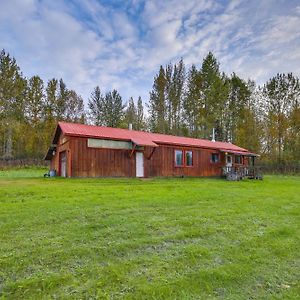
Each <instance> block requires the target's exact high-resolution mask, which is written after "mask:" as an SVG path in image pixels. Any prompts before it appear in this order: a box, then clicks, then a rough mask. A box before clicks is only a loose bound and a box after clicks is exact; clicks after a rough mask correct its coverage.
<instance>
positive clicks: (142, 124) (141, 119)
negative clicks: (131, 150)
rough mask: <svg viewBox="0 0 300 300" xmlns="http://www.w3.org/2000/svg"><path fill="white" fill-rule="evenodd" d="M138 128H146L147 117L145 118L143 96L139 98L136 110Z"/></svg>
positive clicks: (136, 126)
mask: <svg viewBox="0 0 300 300" xmlns="http://www.w3.org/2000/svg"><path fill="white" fill-rule="evenodd" d="M135 128H136V130H144V129H145V119H144V107H143V101H142V98H141V97H139V98H138V102H137V112H136V125H135Z"/></svg>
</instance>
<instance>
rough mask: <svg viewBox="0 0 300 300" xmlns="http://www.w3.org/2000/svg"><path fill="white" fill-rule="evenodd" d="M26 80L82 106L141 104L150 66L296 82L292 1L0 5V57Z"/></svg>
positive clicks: (17, 0)
mask: <svg viewBox="0 0 300 300" xmlns="http://www.w3.org/2000/svg"><path fill="white" fill-rule="evenodd" d="M3 48H4V49H5V50H6V51H7V52H9V53H10V54H11V55H12V56H14V57H15V58H16V60H17V62H18V64H19V66H20V68H21V70H22V72H23V74H24V75H25V76H26V77H31V76H33V75H39V76H40V77H42V78H43V79H44V80H45V81H47V80H49V79H51V78H54V77H55V78H63V79H64V81H65V82H66V84H67V87H68V88H69V89H74V90H76V92H77V93H79V94H80V95H81V96H82V97H83V98H84V99H85V101H87V99H88V98H89V96H90V94H91V92H92V90H93V89H94V87H95V86H97V85H99V86H100V88H101V90H102V91H103V92H107V91H110V90H112V89H117V90H118V91H119V92H120V94H121V95H122V97H123V99H124V101H127V100H128V98H129V97H130V96H133V97H134V99H137V97H138V96H139V95H140V96H142V98H143V100H144V101H145V102H147V100H148V98H149V91H150V90H151V88H152V84H153V77H154V75H155V74H156V73H157V72H158V70H159V67H160V65H166V64H167V63H169V62H172V63H175V62H177V61H178V60H179V59H180V58H183V59H184V62H185V64H186V65H187V66H190V65H191V64H196V66H198V67H199V66H200V65H201V63H202V60H203V58H204V56H205V55H206V54H207V53H208V52H209V51H212V52H213V53H214V54H215V56H216V57H217V59H218V60H219V62H220V68H221V70H222V71H224V72H226V73H228V74H231V73H232V72H235V73H237V74H238V75H239V76H241V77H242V78H244V79H248V78H250V79H253V80H255V81H256V82H258V83H259V84H263V83H264V82H265V81H266V80H268V79H269V78H270V77H272V76H274V75H276V73H278V72H293V73H294V74H295V75H297V76H299V75H300V1H299V0H298V1H294V0H286V1H282V0H274V1H273V0H248V1H239V0H236V1H234V0H233V1H208V0H169V1H168V0H151V1H139V0H131V1H126V0H123V1H122V0H119V1H113V0H112V1H100V0H55V1H53V0H0V49H3Z"/></svg>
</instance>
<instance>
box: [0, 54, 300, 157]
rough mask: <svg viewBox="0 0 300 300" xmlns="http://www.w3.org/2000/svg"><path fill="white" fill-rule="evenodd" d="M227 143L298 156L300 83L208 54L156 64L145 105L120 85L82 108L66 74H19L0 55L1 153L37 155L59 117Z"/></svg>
mask: <svg viewBox="0 0 300 300" xmlns="http://www.w3.org/2000/svg"><path fill="white" fill-rule="evenodd" d="M60 120H61V121H69V122H80V123H91V124H95V125H101V126H110V127H122V128H127V127H128V124H132V125H133V129H135V130H148V131H152V132H158V133H165V134H173V135H183V136H190V137H196V138H205V139H211V138H212V136H211V134H212V130H213V128H215V132H216V140H218V141H228V142H231V143H235V144H237V145H239V146H241V147H245V148H247V149H249V150H251V151H253V152H257V153H260V154H261V155H262V159H264V160H266V161H268V160H269V161H276V162H284V161H299V160H300V84H299V79H298V77H296V76H294V75H293V74H292V73H288V74H277V75H275V76H274V77H272V78H270V79H269V80H268V81H267V82H266V83H265V84H263V85H261V86H260V85H257V84H256V83H255V82H254V81H251V80H247V81H246V80H244V79H242V78H240V77H239V76H238V75H237V74H235V73H233V74H231V75H227V74H225V73H224V72H222V71H221V70H220V64H219V62H218V60H217V59H216V57H215V56H214V55H213V53H211V52H209V53H208V54H207V56H206V57H205V58H204V59H203V60H202V63H201V64H200V66H196V65H192V66H190V67H189V68H187V67H186V66H185V64H184V61H183V59H181V60H180V61H178V62H177V63H174V64H172V63H169V64H167V65H166V66H160V68H159V70H158V72H157V74H156V75H155V77H154V81H153V86H152V89H151V91H150V93H149V99H147V104H146V107H144V104H143V101H142V99H141V97H138V99H136V101H134V99H133V98H130V99H129V100H128V101H126V102H124V101H123V99H122V97H121V95H120V94H119V92H118V91H117V90H112V91H108V92H106V93H103V92H102V91H101V89H100V87H99V86H96V87H95V88H94V90H93V91H92V93H91V95H90V97H89V99H88V101H87V105H86V107H85V106H84V101H83V99H82V97H81V96H80V95H78V94H77V93H76V92H75V91H74V90H71V89H68V88H67V86H66V84H65V82H64V81H63V79H55V78H53V79H50V80H48V81H47V82H44V81H43V80H42V79H41V78H40V77H39V76H38V75H36V76H33V77H31V78H26V77H25V76H23V74H22V72H21V70H20V67H19V66H18V64H17V62H16V60H15V59H14V58H13V57H11V56H10V55H9V53H7V52H6V51H5V50H2V51H1V53H0V158H1V159H12V158H42V157H43V155H44V154H45V152H46V149H47V147H48V146H49V144H50V142H51V137H52V134H53V131H54V128H55V126H56V124H57V122H58V121H60Z"/></svg>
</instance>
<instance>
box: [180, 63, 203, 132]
mask: <svg viewBox="0 0 300 300" xmlns="http://www.w3.org/2000/svg"><path fill="white" fill-rule="evenodd" d="M201 86H202V77H201V74H200V72H199V71H198V70H197V68H196V66H195V65H192V66H191V68H190V69H189V71H188V75H187V88H186V92H185V97H184V99H183V103H182V108H183V120H184V123H185V124H186V125H187V128H188V134H189V135H190V136H192V137H200V136H201V128H202V127H203V102H202V91H201Z"/></svg>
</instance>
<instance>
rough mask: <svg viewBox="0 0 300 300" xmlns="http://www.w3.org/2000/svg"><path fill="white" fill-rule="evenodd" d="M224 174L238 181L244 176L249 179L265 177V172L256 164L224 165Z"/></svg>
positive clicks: (228, 178)
mask: <svg viewBox="0 0 300 300" xmlns="http://www.w3.org/2000/svg"><path fill="white" fill-rule="evenodd" d="M223 175H224V176H225V177H226V179H227V180H230V181H238V180H242V179H244V178H249V179H259V180H262V179H263V174H262V171H261V169H260V167H256V166H254V167H253V166H234V167H223Z"/></svg>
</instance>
